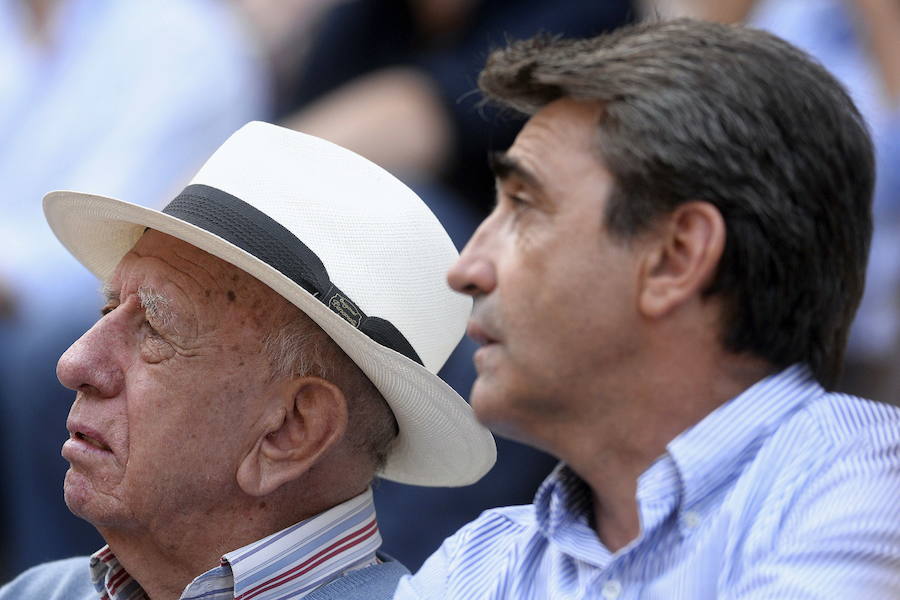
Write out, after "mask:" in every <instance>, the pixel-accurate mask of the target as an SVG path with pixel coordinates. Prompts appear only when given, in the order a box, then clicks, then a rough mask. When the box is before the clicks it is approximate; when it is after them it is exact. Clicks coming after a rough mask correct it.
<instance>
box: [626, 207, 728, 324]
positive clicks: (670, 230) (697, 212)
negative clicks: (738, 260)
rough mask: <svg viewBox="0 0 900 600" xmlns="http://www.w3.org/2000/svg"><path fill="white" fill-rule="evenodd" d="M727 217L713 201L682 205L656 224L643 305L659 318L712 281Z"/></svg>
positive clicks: (642, 289)
mask: <svg viewBox="0 0 900 600" xmlns="http://www.w3.org/2000/svg"><path fill="white" fill-rule="evenodd" d="M725 235H726V231H725V220H724V219H723V218H722V214H721V213H720V212H719V209H717V208H716V207H715V206H713V205H712V204H710V203H708V202H699V201H695V202H687V203H685V204H681V205H680V206H678V207H677V208H675V210H673V211H672V213H671V214H669V215H668V217H665V218H664V219H663V220H662V222H661V223H659V225H658V226H657V227H655V228H654V237H653V240H652V242H650V243H649V246H648V252H647V254H646V258H645V260H644V263H643V265H642V270H641V274H640V277H641V281H640V288H639V292H638V308H639V310H640V312H641V314H643V315H644V316H645V317H647V318H651V319H653V318H659V317H662V316H664V315H666V314H668V313H670V312H671V311H673V310H675V309H676V308H677V307H679V306H681V305H682V304H684V303H685V302H687V301H688V300H690V299H691V298H693V297H697V296H699V295H700V294H701V293H702V291H703V289H704V288H705V287H706V286H707V285H708V284H709V283H710V282H711V281H712V278H713V277H714V276H715V273H716V268H717V267H718V265H719V261H720V259H721V258H722V252H723V251H724V249H725Z"/></svg>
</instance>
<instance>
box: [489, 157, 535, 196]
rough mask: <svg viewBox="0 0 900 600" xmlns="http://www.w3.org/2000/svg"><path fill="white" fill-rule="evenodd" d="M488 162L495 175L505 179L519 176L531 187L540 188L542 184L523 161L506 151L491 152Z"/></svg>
mask: <svg viewBox="0 0 900 600" xmlns="http://www.w3.org/2000/svg"><path fill="white" fill-rule="evenodd" d="M488 164H489V165H490V167H491V171H493V172H494V177H496V178H497V179H500V180H503V179H508V178H510V177H518V178H519V179H521V180H522V181H523V182H525V183H527V184H528V185H530V186H531V187H534V188H537V189H540V188H541V187H542V186H541V184H540V182H539V181H538V178H537V176H535V174H534V173H532V172H531V171H529V170H528V169H527V168H525V166H524V165H522V163H520V162H519V161H518V160H516V159H515V158H513V157H512V156H510V155H509V154H507V153H506V152H491V153H490V154H488Z"/></svg>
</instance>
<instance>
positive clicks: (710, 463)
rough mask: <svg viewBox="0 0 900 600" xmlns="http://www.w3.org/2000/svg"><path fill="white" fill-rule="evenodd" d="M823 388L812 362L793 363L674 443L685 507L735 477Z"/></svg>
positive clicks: (670, 446) (672, 451)
mask: <svg viewBox="0 0 900 600" xmlns="http://www.w3.org/2000/svg"><path fill="white" fill-rule="evenodd" d="M824 393H825V391H824V390H823V389H822V387H821V386H819V384H818V383H817V382H816V381H815V379H813V376H812V374H811V372H810V371H809V368H808V367H806V366H804V365H794V366H792V367H789V368H787V369H785V370H783V371H781V372H780V373H777V374H775V375H771V376H769V377H766V378H765V379H762V380H760V381H758V382H757V383H755V384H754V385H752V386H750V387H749V388H747V389H746V390H744V391H743V392H742V393H741V394H739V395H738V396H735V397H734V398H732V399H731V400H729V401H728V402H726V403H725V404H723V405H721V406H719V407H718V408H717V409H716V410H714V411H713V412H711V413H710V414H709V415H707V416H706V417H705V418H704V419H703V420H702V421H700V422H699V423H697V424H696V425H693V426H692V427H690V428H689V429H686V430H685V431H683V432H682V433H681V434H679V435H678V436H677V437H676V438H675V439H673V440H672V441H671V442H669V444H668V445H667V446H666V449H667V454H668V456H669V457H671V459H672V461H674V464H675V468H676V469H677V472H678V475H679V477H680V484H681V488H682V499H681V508H682V509H684V510H691V509H692V508H693V507H694V505H695V504H697V503H698V502H699V501H700V500H702V499H703V498H705V497H708V496H709V495H710V493H711V492H713V491H714V490H715V489H717V488H718V487H720V486H721V485H723V484H725V483H727V482H728V481H730V480H731V479H733V478H734V477H736V476H737V474H738V473H739V472H740V470H741V468H742V467H743V465H745V464H746V463H747V462H748V461H749V460H751V459H752V458H753V457H754V456H755V455H756V452H757V451H758V450H759V447H760V445H761V444H762V443H763V442H764V441H765V440H766V439H768V437H769V436H770V434H771V433H772V431H773V430H774V429H775V428H776V427H777V426H778V425H779V424H780V423H781V422H782V421H784V419H785V418H786V417H787V416H788V415H790V414H791V413H793V412H795V411H796V410H798V409H800V408H801V407H802V406H804V405H806V404H807V403H808V402H809V401H810V400H812V399H813V398H816V397H818V396H820V395H822V394H824Z"/></svg>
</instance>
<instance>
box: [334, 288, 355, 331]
mask: <svg viewBox="0 0 900 600" xmlns="http://www.w3.org/2000/svg"><path fill="white" fill-rule="evenodd" d="M328 306H329V307H330V308H331V310H333V311H334V312H336V313H337V314H339V315H340V316H341V317H343V318H344V320H345V321H347V322H348V323H350V324H351V325H353V326H354V327H357V328H358V327H359V324H360V322H361V321H362V314H360V312H359V310H358V309H357V308H356V306H354V305H353V302H351V301H350V299H349V298H347V297H345V296H342V295H340V294H335V295H334V296H332V297H331V299H330V300H329V301H328Z"/></svg>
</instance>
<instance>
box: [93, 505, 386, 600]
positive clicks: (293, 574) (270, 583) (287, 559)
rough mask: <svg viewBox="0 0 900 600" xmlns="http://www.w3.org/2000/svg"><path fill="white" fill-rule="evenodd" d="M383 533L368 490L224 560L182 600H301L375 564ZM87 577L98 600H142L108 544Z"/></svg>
mask: <svg viewBox="0 0 900 600" xmlns="http://www.w3.org/2000/svg"><path fill="white" fill-rule="evenodd" d="M380 546H381V534H379V532H378V524H377V522H376V520H375V505H374V504H373V501H372V490H371V489H367V490H366V491H365V492H363V493H362V494H360V495H358V496H356V497H354V498H351V499H350V500H347V501H346V502H343V503H341V504H338V505H337V506H335V507H334V508H331V509H329V510H327V511H325V512H323V513H321V514H318V515H316V516H314V517H311V518H309V519H306V520H305V521H301V522H300V523H297V524H296V525H292V526H291V527H288V528H287V529H283V530H281V531H279V532H277V533H274V534H272V535H270V536H268V537H265V538H263V539H261V540H259V541H256V542H253V543H252V544H249V545H247V546H244V547H243V548H240V549H238V550H235V551H234V552H229V553H228V554H226V555H225V556H223V557H222V561H221V564H220V565H219V566H218V567H216V568H214V569H210V570H209V571H207V572H205V573H203V574H202V575H200V576H199V577H197V578H196V579H194V581H193V582H191V583H190V585H188V586H187V587H186V588H185V590H184V592H183V593H182V595H181V599H182V600H200V599H201V598H202V599H203V600H231V599H232V598H234V599H236V600H287V599H293V598H302V597H303V596H306V595H307V594H309V593H310V592H312V591H313V590H315V589H317V588H318V587H320V586H322V585H325V584H326V583H329V582H331V581H333V580H335V579H336V578H338V577H340V576H341V575H343V574H345V573H348V572H350V571H353V570H356V569H361V568H363V567H367V566H370V565H373V564H375V563H376V562H377V558H376V556H375V551H376V550H378V548H379V547H380ZM91 579H92V581H93V584H94V587H95V588H96V590H97V594H98V598H100V599H101V600H109V599H112V600H138V599H142V598H146V594H145V593H144V590H143V589H141V587H140V585H139V584H138V582H137V581H135V580H134V579H132V578H131V576H130V575H129V574H128V573H127V572H126V571H125V570H124V568H122V565H121V564H120V563H119V561H118V560H117V559H116V557H115V555H114V554H113V553H112V551H111V550H110V548H109V546H104V547H103V548H102V549H100V550H99V551H97V552H96V553H95V554H94V555H93V556H91Z"/></svg>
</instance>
